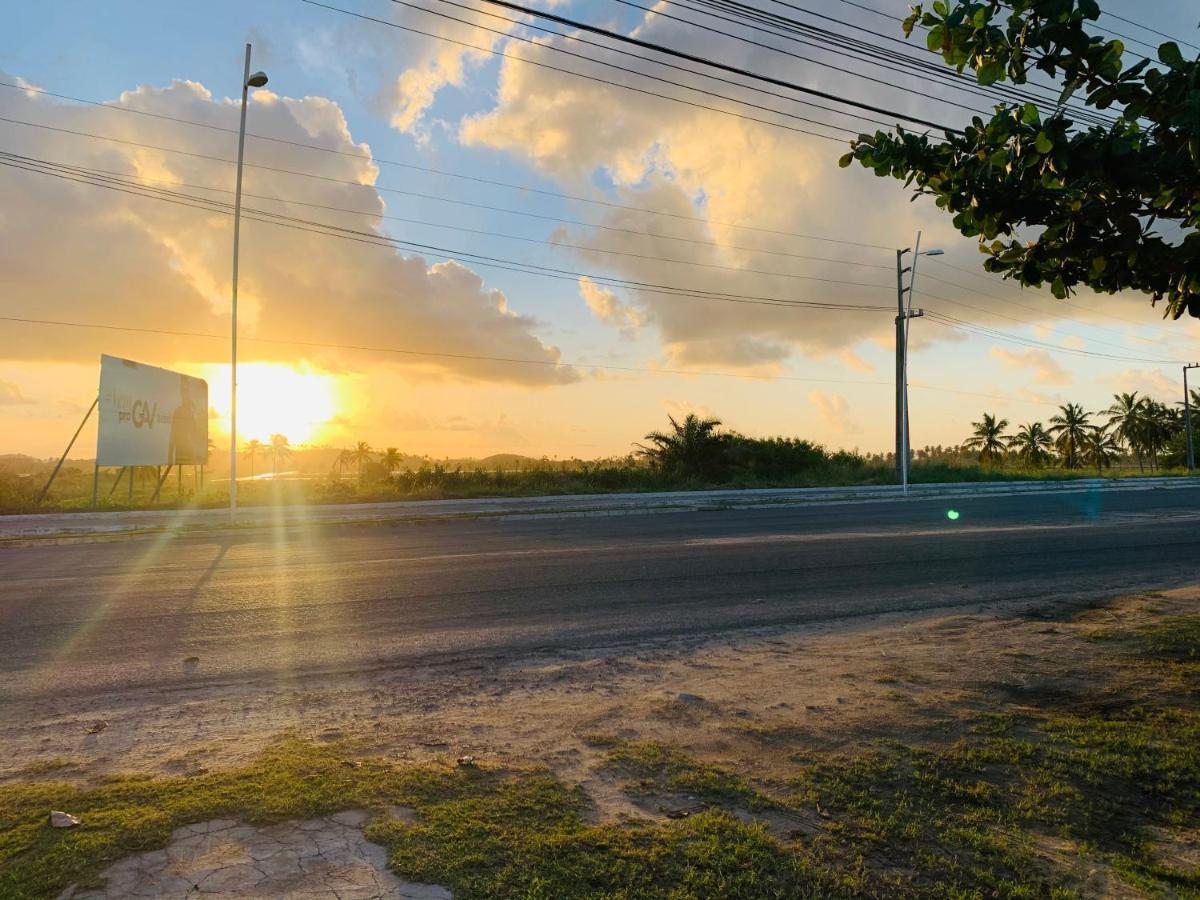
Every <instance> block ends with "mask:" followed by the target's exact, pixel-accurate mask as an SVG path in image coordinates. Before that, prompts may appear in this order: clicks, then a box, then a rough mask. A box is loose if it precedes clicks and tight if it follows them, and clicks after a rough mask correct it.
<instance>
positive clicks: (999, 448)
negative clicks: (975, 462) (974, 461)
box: [963, 413, 1008, 463]
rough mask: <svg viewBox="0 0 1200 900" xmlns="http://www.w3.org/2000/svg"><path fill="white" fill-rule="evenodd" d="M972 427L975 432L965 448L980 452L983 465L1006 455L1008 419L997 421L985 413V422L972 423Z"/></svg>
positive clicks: (965, 444)
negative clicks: (1005, 430)
mask: <svg viewBox="0 0 1200 900" xmlns="http://www.w3.org/2000/svg"><path fill="white" fill-rule="evenodd" d="M971 427H973V428H974V429H975V430H974V431H973V432H972V433H971V437H970V438H968V439H967V441H966V442H965V443H964V444H963V446H964V447H965V448H967V449H968V450H978V451H979V461H980V462H981V463H992V462H995V461H996V460H997V459H999V458H1000V457H1001V456H1003V455H1004V449H1005V446H1006V442H1005V439H1004V429H1005V428H1007V427H1008V419H997V418H996V417H995V416H994V415H992V414H991V413H984V414H983V421H981V422H972V423H971Z"/></svg>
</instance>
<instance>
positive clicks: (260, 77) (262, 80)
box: [246, 72, 267, 88]
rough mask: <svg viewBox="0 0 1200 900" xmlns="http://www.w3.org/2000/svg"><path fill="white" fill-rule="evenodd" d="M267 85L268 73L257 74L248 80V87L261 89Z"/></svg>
mask: <svg viewBox="0 0 1200 900" xmlns="http://www.w3.org/2000/svg"><path fill="white" fill-rule="evenodd" d="M266 83H267V73H266V72H255V73H254V74H253V75H251V76H250V77H249V78H247V79H246V87H252V88H260V87H263V86H265V85H266Z"/></svg>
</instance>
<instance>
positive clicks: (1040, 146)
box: [1033, 131, 1054, 156]
mask: <svg viewBox="0 0 1200 900" xmlns="http://www.w3.org/2000/svg"><path fill="white" fill-rule="evenodd" d="M1033 146H1034V147H1036V148H1037V152H1038V153H1040V154H1042V155H1043V156H1045V155H1046V154H1047V153H1049V152H1050V151H1051V150H1053V149H1054V141H1052V140H1050V135H1048V134H1046V132H1044V131H1039V132H1038V136H1037V137H1036V138H1034V139H1033Z"/></svg>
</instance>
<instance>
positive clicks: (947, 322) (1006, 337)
mask: <svg viewBox="0 0 1200 900" xmlns="http://www.w3.org/2000/svg"><path fill="white" fill-rule="evenodd" d="M925 315H926V316H927V317H929V318H930V321H932V322H935V323H937V324H939V325H942V326H944V327H948V328H954V329H957V330H959V331H967V332H972V333H975V334H981V335H983V336H985V337H990V338H994V339H996V340H1000V341H1009V342H1010V343H1015V344H1022V345H1025V346H1029V347H1036V348H1039V349H1044V350H1048V351H1050V352H1052V353H1070V354H1072V355H1075V356H1086V357H1092V358H1095V359H1107V360H1115V361H1119V362H1139V363H1148V364H1150V365H1177V364H1180V363H1182V362H1183V361H1182V360H1175V359H1147V358H1146V357H1141V356H1118V355H1116V354H1112V353H1098V352H1095V351H1092V350H1081V349H1078V348H1076V347H1066V346H1063V345H1062V344H1052V343H1049V342H1048V341H1039V340H1034V339H1032V338H1023V337H1019V336H1017V335H1014V334H1010V333H1009V332H1007V331H1000V330H998V329H995V328H989V327H987V326H985V325H979V324H978V323H975V322H967V321H964V320H962V319H956V318H954V317H953V316H947V315H945V314H944V313H939V312H936V311H934V310H928V309H927V310H925Z"/></svg>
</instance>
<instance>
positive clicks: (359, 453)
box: [350, 441, 375, 481]
mask: <svg viewBox="0 0 1200 900" xmlns="http://www.w3.org/2000/svg"><path fill="white" fill-rule="evenodd" d="M374 455H375V451H374V450H372V449H371V445H370V444H368V443H367V442H366V441H359V442H358V443H357V444H356V445H355V446H354V449H353V450H351V451H350V458H351V459H352V460H354V464H355V465H356V466H357V467H358V478H359V480H360V481H361V480H362V476H363V465H364V464H365V463H369V462H370V461H371V457H372V456H374Z"/></svg>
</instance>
